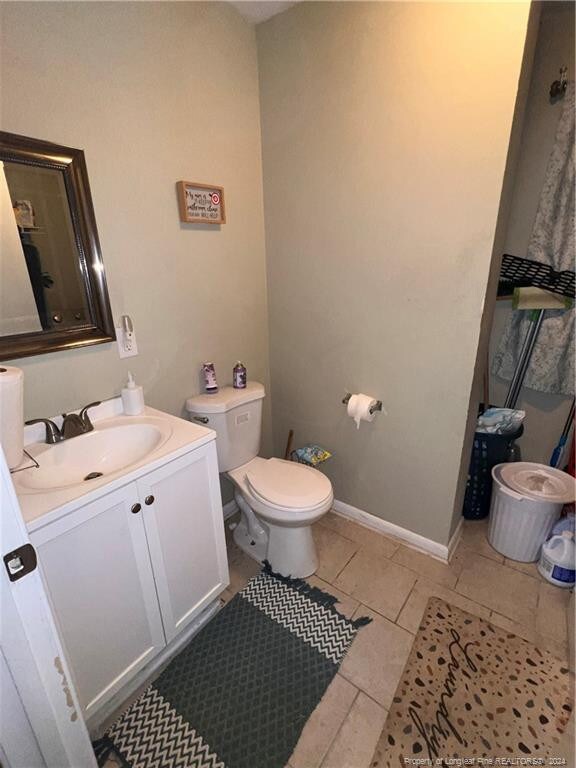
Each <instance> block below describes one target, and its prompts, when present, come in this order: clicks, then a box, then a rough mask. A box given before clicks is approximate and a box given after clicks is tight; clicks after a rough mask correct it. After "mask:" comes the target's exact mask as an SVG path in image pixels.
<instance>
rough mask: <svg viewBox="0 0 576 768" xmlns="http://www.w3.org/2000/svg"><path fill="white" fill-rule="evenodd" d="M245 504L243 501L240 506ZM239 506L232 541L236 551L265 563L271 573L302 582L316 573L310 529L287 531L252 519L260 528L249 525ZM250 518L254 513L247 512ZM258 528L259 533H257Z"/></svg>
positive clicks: (278, 526) (314, 550) (316, 563)
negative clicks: (268, 565) (266, 561)
mask: <svg viewBox="0 0 576 768" xmlns="http://www.w3.org/2000/svg"><path fill="white" fill-rule="evenodd" d="M245 503H246V502H245V501H244V504H245ZM244 504H243V505H242V506H241V509H240V522H239V523H238V525H237V526H236V527H235V528H234V533H233V538H234V541H235V542H236V544H237V545H238V546H239V547H240V549H241V550H242V551H243V552H245V553H246V554H247V555H249V556H250V557H252V558H253V559H254V560H257V561H258V562H260V563H262V562H263V561H264V560H268V562H269V563H270V567H271V568H272V570H273V571H274V572H275V573H279V574H281V575H282V576H292V577H293V578H300V579H305V578H306V577H307V576H312V574H313V573H315V572H316V570H317V569H318V555H317V553H316V545H315V543H314V539H313V538H312V527H311V526H310V525H302V526H298V527H297V528H290V527H287V526H283V525H273V524H271V523H269V522H267V521H266V522H264V521H262V520H261V519H260V518H256V519H257V520H258V523H260V526H254V524H252V525H251V526H250V525H249V519H248V517H247V514H246V512H245V511H244V509H242V507H243V506H244ZM249 514H250V517H252V515H254V512H253V511H252V510H250V513H249ZM264 526H265V528H266V529H267V531H265V530H264V529H263V528H264ZM258 527H260V528H261V530H260V531H259V532H258V530H257V529H258Z"/></svg>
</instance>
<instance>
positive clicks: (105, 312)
mask: <svg viewBox="0 0 576 768" xmlns="http://www.w3.org/2000/svg"><path fill="white" fill-rule="evenodd" d="M0 160H1V161H8V162H10V161H11V162H15V163H22V164H25V165H36V166H40V167H41V168H53V169H54V170H58V171H61V172H62V176H63V178H64V185H65V188H66V194H67V196H68V206H69V208H70V217H71V219H72V226H73V229H74V239H75V242H76V247H77V248H78V254H79V262H80V264H79V266H80V274H81V275H82V279H83V283H84V290H85V291H86V298H87V301H88V307H89V314H90V320H91V322H89V323H86V324H84V325H79V326H77V327H75V328H68V329H66V328H63V329H61V330H56V329H53V330H49V331H33V332H31V333H19V334H14V335H10V336H0V360H10V359H12V358H18V357H29V356H30V355H42V354H45V353H47V352H56V351H58V350H61V349H72V348H74V347H84V346H88V345H89V344H102V343H104V342H111V341H114V340H115V339H116V333H115V330H114V321H113V319H112V312H111V309H110V301H109V298H108V288H107V285H106V274H105V272H104V264H103V262H102V253H101V251H100V242H99V240H98V231H97V229H96V219H95V217H94V208H93V206H92V196H91V194H90V185H89V183H88V171H87V169H86V162H85V160H84V152H83V151H82V150H81V149H72V148H70V147H62V146H60V145H58V144H52V143H50V142H48V141H39V140H38V139H30V138H28V137H26V136H18V135H16V134H13V133H6V132H5V131H0Z"/></svg>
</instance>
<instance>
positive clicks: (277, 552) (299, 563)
mask: <svg viewBox="0 0 576 768" xmlns="http://www.w3.org/2000/svg"><path fill="white" fill-rule="evenodd" d="M267 525H268V528H269V529H270V533H269V539H268V556H267V560H268V562H269V563H270V567H271V568H272V570H273V571H274V572H275V573H279V574H281V575H282V576H292V577H293V578H298V579H305V578H306V577H307V576H312V574H313V573H315V572H316V570H317V569H318V555H317V554H316V545H315V543H314V539H313V538H312V526H310V525H301V526H299V527H297V528H289V527H288V526H284V525H282V526H281V525H271V524H270V523H267Z"/></svg>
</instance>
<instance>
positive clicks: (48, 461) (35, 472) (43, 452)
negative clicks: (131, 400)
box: [18, 419, 172, 492]
mask: <svg viewBox="0 0 576 768" xmlns="http://www.w3.org/2000/svg"><path fill="white" fill-rule="evenodd" d="M119 422H120V423H119ZM154 422H156V423H154ZM171 432H172V430H171V428H170V426H169V425H167V424H166V423H163V422H162V421H161V420H159V419H158V420H152V419H143V420H142V421H140V422H138V421H134V420H132V421H131V423H130V424H122V423H121V420H120V419H107V420H105V421H102V422H100V424H99V425H97V427H96V428H95V429H94V430H93V431H92V432H89V433H88V434H86V435H80V436H78V437H73V438H70V439H68V440H65V441H64V442H62V443H56V445H45V444H39V443H36V444H34V445H32V446H28V448H27V450H28V452H29V453H30V455H31V456H33V457H34V458H35V459H36V461H37V462H38V464H39V465H40V467H39V469H36V468H34V469H27V470H24V471H23V472H19V473H18V485H19V486H20V488H21V489H22V490H23V491H24V492H26V491H28V492H34V491H36V492H37V491H49V490H55V489H57V488H68V487H70V486H74V485H79V484H83V485H84V486H88V485H89V484H90V483H91V482H94V481H95V480H98V479H99V478H107V477H109V476H110V475H113V474H115V473H116V472H120V470H126V469H128V468H129V467H131V466H134V465H136V464H138V463H139V462H141V461H142V460H143V459H145V458H146V457H147V456H149V454H151V453H153V452H154V451H155V450H156V449H157V448H159V447H160V446H161V445H162V444H163V443H164V442H165V441H166V440H167V439H168V437H169V436H170V434H171Z"/></svg>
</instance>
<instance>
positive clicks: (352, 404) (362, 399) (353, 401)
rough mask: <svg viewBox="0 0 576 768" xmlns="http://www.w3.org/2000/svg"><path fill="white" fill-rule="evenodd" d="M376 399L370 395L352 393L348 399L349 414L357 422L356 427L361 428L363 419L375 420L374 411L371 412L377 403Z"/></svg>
mask: <svg viewBox="0 0 576 768" xmlns="http://www.w3.org/2000/svg"><path fill="white" fill-rule="evenodd" d="M376 402H377V401H376V400H375V399H374V398H373V397H370V396H369V395H363V394H362V393H360V394H359V395H352V396H351V397H350V400H348V408H347V411H348V416H350V417H351V418H352V419H354V421H355V422H356V429H360V422H361V421H374V416H375V414H374V413H370V408H371V407H372V406H374V405H376Z"/></svg>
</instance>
